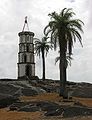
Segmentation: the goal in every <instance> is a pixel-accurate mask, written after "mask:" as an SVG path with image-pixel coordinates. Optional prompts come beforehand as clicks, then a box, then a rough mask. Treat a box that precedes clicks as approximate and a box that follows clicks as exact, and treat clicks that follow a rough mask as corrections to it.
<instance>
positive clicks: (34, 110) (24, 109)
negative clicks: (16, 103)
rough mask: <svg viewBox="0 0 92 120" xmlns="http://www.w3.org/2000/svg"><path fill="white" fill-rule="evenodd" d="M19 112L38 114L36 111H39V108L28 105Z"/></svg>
mask: <svg viewBox="0 0 92 120" xmlns="http://www.w3.org/2000/svg"><path fill="white" fill-rule="evenodd" d="M18 111H24V112H36V111H39V107H37V106H34V105H26V106H24V107H21V108H20V109H19V110H18Z"/></svg>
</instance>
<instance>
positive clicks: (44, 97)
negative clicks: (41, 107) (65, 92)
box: [20, 93, 62, 102]
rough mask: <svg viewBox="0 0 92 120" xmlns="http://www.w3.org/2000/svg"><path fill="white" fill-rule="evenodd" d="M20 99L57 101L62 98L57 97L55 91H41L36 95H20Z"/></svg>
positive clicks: (26, 100)
mask: <svg viewBox="0 0 92 120" xmlns="http://www.w3.org/2000/svg"><path fill="white" fill-rule="evenodd" d="M20 100H21V101H22V102H24V101H25V102H28V101H50V102H59V101H61V100H62V97H59V95H58V94H57V93H43V94H40V95H36V96H21V97H20Z"/></svg>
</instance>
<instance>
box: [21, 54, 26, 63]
mask: <svg viewBox="0 0 92 120" xmlns="http://www.w3.org/2000/svg"><path fill="white" fill-rule="evenodd" d="M22 62H27V56H26V54H23V55H22Z"/></svg>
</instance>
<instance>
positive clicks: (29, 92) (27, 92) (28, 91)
mask: <svg viewBox="0 0 92 120" xmlns="http://www.w3.org/2000/svg"><path fill="white" fill-rule="evenodd" d="M22 94H23V95H25V96H33V95H38V93H37V91H36V90H32V89H31V88H23V89H22Z"/></svg>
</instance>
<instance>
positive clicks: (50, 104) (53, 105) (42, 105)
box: [37, 101, 60, 111]
mask: <svg viewBox="0 0 92 120" xmlns="http://www.w3.org/2000/svg"><path fill="white" fill-rule="evenodd" d="M37 106H39V107H40V108H41V110H43V111H49V110H51V111H52V110H56V109H58V108H59V107H60V106H59V105H58V104H56V103H53V102H45V101H41V102H38V103H37Z"/></svg>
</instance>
